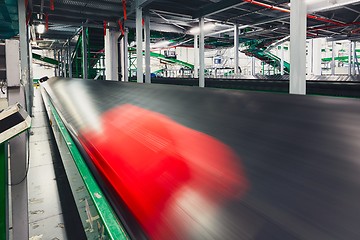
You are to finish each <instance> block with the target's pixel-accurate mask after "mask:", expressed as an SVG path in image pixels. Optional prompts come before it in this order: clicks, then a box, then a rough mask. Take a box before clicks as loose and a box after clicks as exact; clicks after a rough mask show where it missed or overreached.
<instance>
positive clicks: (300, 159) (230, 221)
mask: <svg viewBox="0 0 360 240" xmlns="http://www.w3.org/2000/svg"><path fill="white" fill-rule="evenodd" d="M43 86H44V87H45V89H46V90H47V91H48V93H49V95H50V97H51V98H52V101H53V102H54V104H55V106H56V108H57V109H58V111H60V113H61V115H62V117H63V118H64V120H65V122H66V124H67V126H68V128H69V129H70V130H71V131H72V132H73V134H74V135H78V136H80V137H81V133H82V132H83V130H84V129H89V128H90V129H91V128H93V129H95V130H96V128H97V125H98V123H99V122H100V121H101V116H102V115H103V114H104V113H105V112H108V111H111V109H114V108H116V107H118V106H121V105H124V104H131V105H133V106H137V107H140V108H142V109H146V110H149V111H151V112H156V113H160V114H162V115H165V116H167V117H168V118H170V119H172V120H173V121H175V122H177V123H179V124H181V125H183V126H185V127H187V128H190V129H193V130H196V131H198V132H201V133H205V134H206V135H208V136H211V137H213V138H215V139H217V140H218V141H221V142H222V143H224V144H226V145H227V146H229V147H230V148H231V149H232V150H233V151H234V152H235V153H236V155H237V156H238V159H239V161H241V166H242V167H243V170H244V173H245V176H246V179H247V181H248V188H247V190H246V192H245V193H244V194H243V195H242V196H241V197H240V196H238V197H236V196H234V197H232V198H230V199H227V200H226V201H223V202H221V204H220V203H218V204H220V205H219V206H217V207H216V209H217V210H216V212H214V213H213V214H209V213H204V212H196V214H199V215H202V214H203V216H204V218H207V220H206V221H203V222H201V223H200V225H201V224H202V225H203V227H202V228H195V227H194V229H192V230H191V232H183V235H182V237H183V239H187V238H191V239H203V238H207V239H360V227H359V226H360V206H359V202H360V101H359V100H357V99H346V98H332V97H323V96H296V95H286V94H272V93H256V92H242V91H233V90H222V89H200V88H196V87H186V86H171V85H161V84H156V85H152V84H136V83H120V82H104V81H92V80H81V79H61V78H52V79H50V80H48V82H47V83H45V84H43ZM113 141H120V140H118V139H113ZM121 144H124V143H121ZM239 164H240V163H239ZM219 181H221V179H220V180H219ZM108 187H109V188H111V187H112V186H108ZM199 194H200V193H199ZM121 197H122V196H119V198H121ZM143 201H146V199H144V200H143ZM114 207H115V208H116V206H114ZM199 219H200V218H199ZM138 221H140V222H141V219H140V220H139V219H138ZM174 224H176V223H174ZM145 232H146V231H145ZM145 234H146V235H147V236H148V237H151V234H149V233H148V232H146V233H145Z"/></svg>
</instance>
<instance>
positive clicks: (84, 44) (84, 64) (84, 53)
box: [82, 27, 88, 79]
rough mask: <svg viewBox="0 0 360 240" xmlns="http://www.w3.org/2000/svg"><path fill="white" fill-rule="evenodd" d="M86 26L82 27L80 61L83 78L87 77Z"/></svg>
mask: <svg viewBox="0 0 360 240" xmlns="http://www.w3.org/2000/svg"><path fill="white" fill-rule="evenodd" d="M86 32H87V27H82V62H83V76H82V77H83V79H88V50H87V47H88V46H87V42H88V40H87V36H86V35H87V34H86Z"/></svg>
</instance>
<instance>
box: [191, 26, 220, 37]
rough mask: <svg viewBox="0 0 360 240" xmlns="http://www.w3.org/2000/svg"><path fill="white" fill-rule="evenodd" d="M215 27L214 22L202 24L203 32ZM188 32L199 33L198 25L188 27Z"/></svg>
mask: <svg viewBox="0 0 360 240" xmlns="http://www.w3.org/2000/svg"><path fill="white" fill-rule="evenodd" d="M214 27H215V24H214V23H207V24H204V32H206V31H209V30H212V29H213V28H214ZM189 33H191V34H194V35H195V34H199V33H200V27H193V28H192V29H190V31H189Z"/></svg>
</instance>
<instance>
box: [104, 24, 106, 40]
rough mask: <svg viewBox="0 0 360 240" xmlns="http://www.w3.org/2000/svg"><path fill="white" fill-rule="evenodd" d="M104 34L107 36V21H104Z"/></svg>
mask: <svg viewBox="0 0 360 240" xmlns="http://www.w3.org/2000/svg"><path fill="white" fill-rule="evenodd" d="M104 36H106V21H104Z"/></svg>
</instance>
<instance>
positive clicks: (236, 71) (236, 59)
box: [234, 24, 239, 76]
mask: <svg viewBox="0 0 360 240" xmlns="http://www.w3.org/2000/svg"><path fill="white" fill-rule="evenodd" d="M234 74H235V76H236V75H238V74H239V25H237V24H235V25H234Z"/></svg>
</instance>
